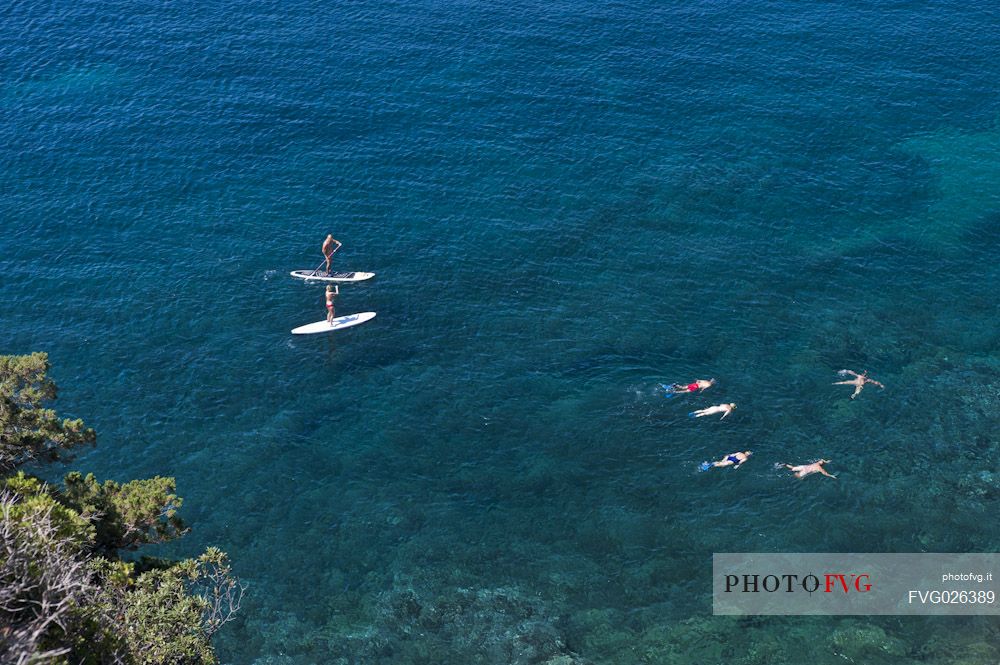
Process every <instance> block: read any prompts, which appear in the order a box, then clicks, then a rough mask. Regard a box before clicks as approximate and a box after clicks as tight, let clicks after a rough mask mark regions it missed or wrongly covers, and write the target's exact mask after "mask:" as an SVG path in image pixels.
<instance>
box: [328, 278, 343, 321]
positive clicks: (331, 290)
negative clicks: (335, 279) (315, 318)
mask: <svg viewBox="0 0 1000 665" xmlns="http://www.w3.org/2000/svg"><path fill="white" fill-rule="evenodd" d="M339 294H340V288H339V287H338V286H337V285H336V284H330V285H329V286H327V287H326V322H327V323H329V324H330V325H331V326H332V325H333V297H334V296H336V295H339Z"/></svg>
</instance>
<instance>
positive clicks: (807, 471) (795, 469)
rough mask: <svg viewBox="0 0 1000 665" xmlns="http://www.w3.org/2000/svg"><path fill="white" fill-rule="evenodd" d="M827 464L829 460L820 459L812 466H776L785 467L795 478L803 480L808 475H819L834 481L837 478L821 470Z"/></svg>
mask: <svg viewBox="0 0 1000 665" xmlns="http://www.w3.org/2000/svg"><path fill="white" fill-rule="evenodd" d="M829 463H830V460H828V459H820V460H816V461H815V462H813V463H812V464H799V465H798V466H792V465H791V464H778V465H776V466H779V467H782V466H783V467H785V468H786V469H788V470H789V471H791V472H792V473H794V474H795V477H796V478H805V477H806V476H808V475H811V474H814V473H820V474H822V475H824V476H826V477H827V478H833V479H834V480H836V478H837V476H835V475H833V474H832V473H827V472H826V469H824V468H823V465H824V464H829Z"/></svg>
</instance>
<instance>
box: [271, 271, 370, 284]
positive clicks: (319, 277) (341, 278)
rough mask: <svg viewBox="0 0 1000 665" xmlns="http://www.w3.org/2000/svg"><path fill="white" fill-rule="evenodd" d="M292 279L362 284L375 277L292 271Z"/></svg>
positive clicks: (364, 273)
mask: <svg viewBox="0 0 1000 665" xmlns="http://www.w3.org/2000/svg"><path fill="white" fill-rule="evenodd" d="M291 274H292V277H298V278H299V279H304V280H307V281H316V282H362V281H364V280H366V279H371V278H372V277H374V276H375V273H373V272H331V273H330V274H329V275H327V274H326V272H325V271H323V270H293V271H292V273H291Z"/></svg>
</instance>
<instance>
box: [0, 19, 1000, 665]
mask: <svg viewBox="0 0 1000 665" xmlns="http://www.w3.org/2000/svg"><path fill="white" fill-rule="evenodd" d="M998 28H1000V11H998V10H997V9H996V8H995V7H994V5H993V4H992V3H987V2H963V3H958V2H939V3H915V2H889V3H885V2H882V3H868V2H852V3H825V2H821V3H810V4H808V5H804V4H802V3H792V2H789V1H788V0H781V1H777V0H776V1H774V2H749V3H741V4H730V3H718V2H688V3H673V2H670V3H652V2H642V1H638V0H635V1H625V2H617V3H608V4H597V5H595V4H588V3H576V2H556V3H544V4H543V3H526V2H514V3H506V4H502V5H501V4H475V3H458V2H425V3H412V4H406V3H388V4H380V5H375V4H371V5H366V4H359V3H353V4H347V3H339V4H326V3H316V2H295V1H293V2H286V3H272V2H259V3H235V2H223V3H216V4H214V5H211V6H207V5H204V4H202V3H191V2H178V3H171V4H169V5H159V4H148V3H138V2H118V3H111V4H100V5H98V4H94V3H76V4H69V3H52V4H50V5H46V6H38V5H35V4H31V3H17V4H13V5H10V6H9V7H8V8H7V9H6V10H5V18H4V20H3V21H2V22H0V76H2V77H3V78H2V80H3V86H2V89H0V164H2V168H0V188H2V192H3V195H2V196H0V220H2V222H0V224H2V227H3V233H2V235H0V285H2V293H3V296H4V297H3V299H2V300H0V329H2V330H3V332H4V336H3V337H4V348H3V352H5V353H23V352H28V351H32V350H45V351H48V352H49V353H50V355H51V360H52V363H53V366H54V367H53V375H54V376H55V378H56V379H57V381H58V382H59V384H60V385H61V387H62V391H61V396H60V406H61V408H62V409H63V410H65V411H67V412H68V413H71V414H73V415H78V416H81V417H84V418H86V419H87V420H88V421H89V422H90V424H91V425H92V426H94V427H95V428H96V429H97V430H98V432H99V434H100V438H99V445H98V447H97V448H96V449H94V450H93V451H91V452H87V453H86V454H85V455H83V456H82V457H81V458H80V460H79V461H78V463H77V466H79V467H82V468H84V469H85V470H88V471H93V472H95V473H97V474H98V475H99V476H101V477H110V478H115V479H119V480H122V479H128V478H133V477H140V476H149V475H154V474H170V475H174V476H176V477H177V480H178V485H179V492H180V494H182V495H183V496H184V497H185V505H184V509H183V514H184V517H185V518H186V519H187V520H188V521H189V522H190V523H191V525H192V526H193V527H194V528H193V530H192V532H191V533H190V534H189V535H188V536H186V537H185V538H184V539H183V540H182V541H179V542H177V543H176V544H174V545H172V546H171V547H170V548H169V550H168V553H170V554H172V555H187V554H193V553H197V552H199V551H200V550H201V549H202V548H203V547H205V546H206V545H210V544H212V545H218V546H220V547H222V548H223V549H225V550H227V551H228V552H229V553H230V554H231V556H232V558H233V562H234V566H235V568H236V570H237V571H238V572H239V573H240V574H241V575H242V576H243V577H244V578H245V579H247V580H248V581H249V582H250V584H251V592H252V593H251V596H250V597H249V598H248V601H247V603H246V605H245V608H244V611H243V613H242V615H241V617H240V618H239V620H238V621H237V622H236V623H235V624H233V625H231V626H229V627H227V629H226V630H225V631H224V632H223V633H222V634H220V636H219V639H218V645H219V648H220V651H221V653H222V655H223V657H224V659H225V660H226V662H232V663H257V664H258V665H263V664H264V663H274V664H281V665H287V664H290V663H295V664H298V663H331V662H366V663H368V662H373V663H374V662H383V663H473V662H482V663H495V662H511V663H529V662H546V661H548V660H550V659H551V658H553V657H556V656H558V655H560V654H575V655H576V656H578V657H580V658H581V659H589V660H590V661H591V662H597V663H623V664H626V663H628V664H631V663H647V662H651V663H659V662H665V663H674V662H677V663H687V662H690V663H705V662H723V661H724V662H738V663H780V662H788V663H799V662H803V661H804V660H809V661H812V662H815V663H818V664H825V663H838V664H839V663H843V662H844V661H845V660H847V661H850V662H865V663H882V662H885V663H901V662H915V661H920V662H963V663H978V662H984V663H985V662H995V661H996V658H997V652H996V647H995V645H996V644H997V643H998V641H1000V640H998V635H997V627H996V624H995V622H985V621H976V620H963V621H954V622H947V621H944V620H940V619H936V620H928V621H922V620H916V619H913V620H899V619H892V618H889V619H879V620H867V619H861V618H859V619H837V620H815V619H796V620H792V619H781V620H778V619H767V620H754V621H750V622H743V623H739V622H735V621H733V620H730V619H723V618H719V619H714V618H712V617H711V616H710V612H711V607H710V597H709V591H710V589H709V586H708V585H709V575H710V561H711V553H712V552H715V551H805V552H809V551H997V549H998V548H1000V527H998V526H997V522H996V519H995V516H996V514H997V511H998V509H1000V461H998V460H1000V458H998V455H1000V445H998V442H997V428H996V426H997V415H996V413H997V409H998V408H1000V379H998V378H997V377H998V374H997V371H998V369H1000V354H998V341H1000V340H998V332H997V331H998V329H1000V328H998V323H1000V309H998V301H997V297H996V284H997V279H998V277H1000V195H998V194H997V192H998V191H1000V129H998V125H997V110H996V99H997V95H998V92H1000V83H998V82H1000V38H998V37H997V35H998V34H1000V31H998ZM327 232H332V233H333V234H334V235H335V237H337V238H338V239H340V240H341V241H343V242H344V248H343V249H342V250H341V251H340V252H339V253H338V254H337V256H336V259H335V261H336V264H337V265H338V266H339V267H341V268H343V269H358V270H373V271H375V272H377V273H378V276H377V277H376V278H375V279H374V280H373V281H371V282H367V283H364V284H357V285H347V286H345V287H343V290H342V291H343V292H342V295H341V296H340V298H339V299H338V312H341V313H349V312H352V311H362V310H369V309H371V310H375V311H377V312H378V318H376V319H375V320H374V321H373V322H371V323H369V324H365V325H364V326H361V327H359V328H356V329H353V330H350V331H345V332H343V333H340V334H337V335H335V336H332V337H330V338H324V339H315V338H307V339H299V338H293V337H291V336H290V335H289V334H288V331H289V329H290V328H292V327H294V326H296V325H300V324H302V323H306V322H309V321H313V320H317V319H320V318H322V317H323V315H324V312H323V303H322V289H321V287H318V286H312V285H306V284H302V283H296V282H295V281H293V280H292V279H291V278H289V277H288V276H287V272H288V271H289V270H292V269H296V268H312V267H313V266H315V265H316V263H318V261H319V259H318V256H319V250H318V247H319V243H320V242H321V240H322V238H323V236H324V235H325V234H326V233H327ZM842 367H850V368H855V369H862V368H867V369H869V370H871V372H872V373H873V375H874V376H875V377H876V378H878V379H880V380H882V381H883V382H884V383H885V384H886V386H887V389H886V390H885V391H884V392H880V391H878V390H875V389H871V388H869V389H867V390H866V391H865V392H864V393H863V394H862V395H861V397H860V398H859V399H858V400H856V401H853V402H852V401H850V400H848V399H847V397H848V395H849V392H850V391H849V389H848V388H843V387H833V386H831V385H830V383H831V382H832V381H835V380H837V376H836V374H835V372H836V370H838V369H840V368H842ZM708 376H714V377H717V378H718V379H719V385H718V386H717V387H716V388H713V389H712V390H711V391H710V392H708V393H706V394H705V395H703V396H699V397H694V398H685V399H684V400H683V401H682V400H681V399H675V400H664V399H663V398H662V397H661V396H659V395H658V394H657V388H656V387H657V384H658V383H659V382H661V381H675V380H676V381H681V380H690V379H693V378H695V377H705V378H707V377H708ZM723 401H735V402H737V403H738V404H739V408H738V409H737V411H736V413H734V414H733V415H732V416H731V417H730V418H727V419H726V420H725V421H717V420H714V419H701V420H698V421H691V420H689V419H688V418H686V417H685V414H686V413H687V411H689V410H691V409H692V408H696V407H700V406H707V405H710V404H715V403H719V402H723ZM748 447H749V448H752V449H754V450H755V451H756V453H757V455H756V456H755V457H754V459H753V460H752V461H751V462H750V463H748V465H747V466H746V467H745V468H743V469H741V470H740V471H739V472H738V473H737V474H734V473H722V472H721V471H719V472H715V473H708V474H697V473H696V472H695V467H696V465H697V464H698V463H699V462H700V461H701V460H703V459H706V458H715V457H716V456H719V455H722V454H725V453H727V452H730V451H732V450H738V449H745V448H748ZM819 456H825V457H829V458H832V459H833V460H834V463H833V464H832V465H831V468H832V469H833V471H834V472H835V473H838V475H839V478H838V480H837V481H828V480H825V479H820V478H810V479H808V480H806V481H804V482H801V483H799V482H795V481H793V480H792V479H789V478H787V477H786V476H785V475H784V474H781V473H778V472H776V471H775V470H774V469H773V463H774V462H779V461H790V462H799V461H806V460H809V459H812V458H816V457H819ZM338 659H340V660H338ZM991 659H992V660H991Z"/></svg>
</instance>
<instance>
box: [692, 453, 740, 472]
mask: <svg viewBox="0 0 1000 665" xmlns="http://www.w3.org/2000/svg"><path fill="white" fill-rule="evenodd" d="M751 455H753V451H751V450H744V451H743V452H741V453H729V454H728V455H726V456H725V457H723V458H722V459H720V460H718V461H715V462H702V463H701V470H702V471H708V470H709V469H711V468H712V467H716V466H731V467H733V468H734V469H738V468H740V467H741V466H743V463H744V462H746V461H747V460H748V459H750V456H751Z"/></svg>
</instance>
